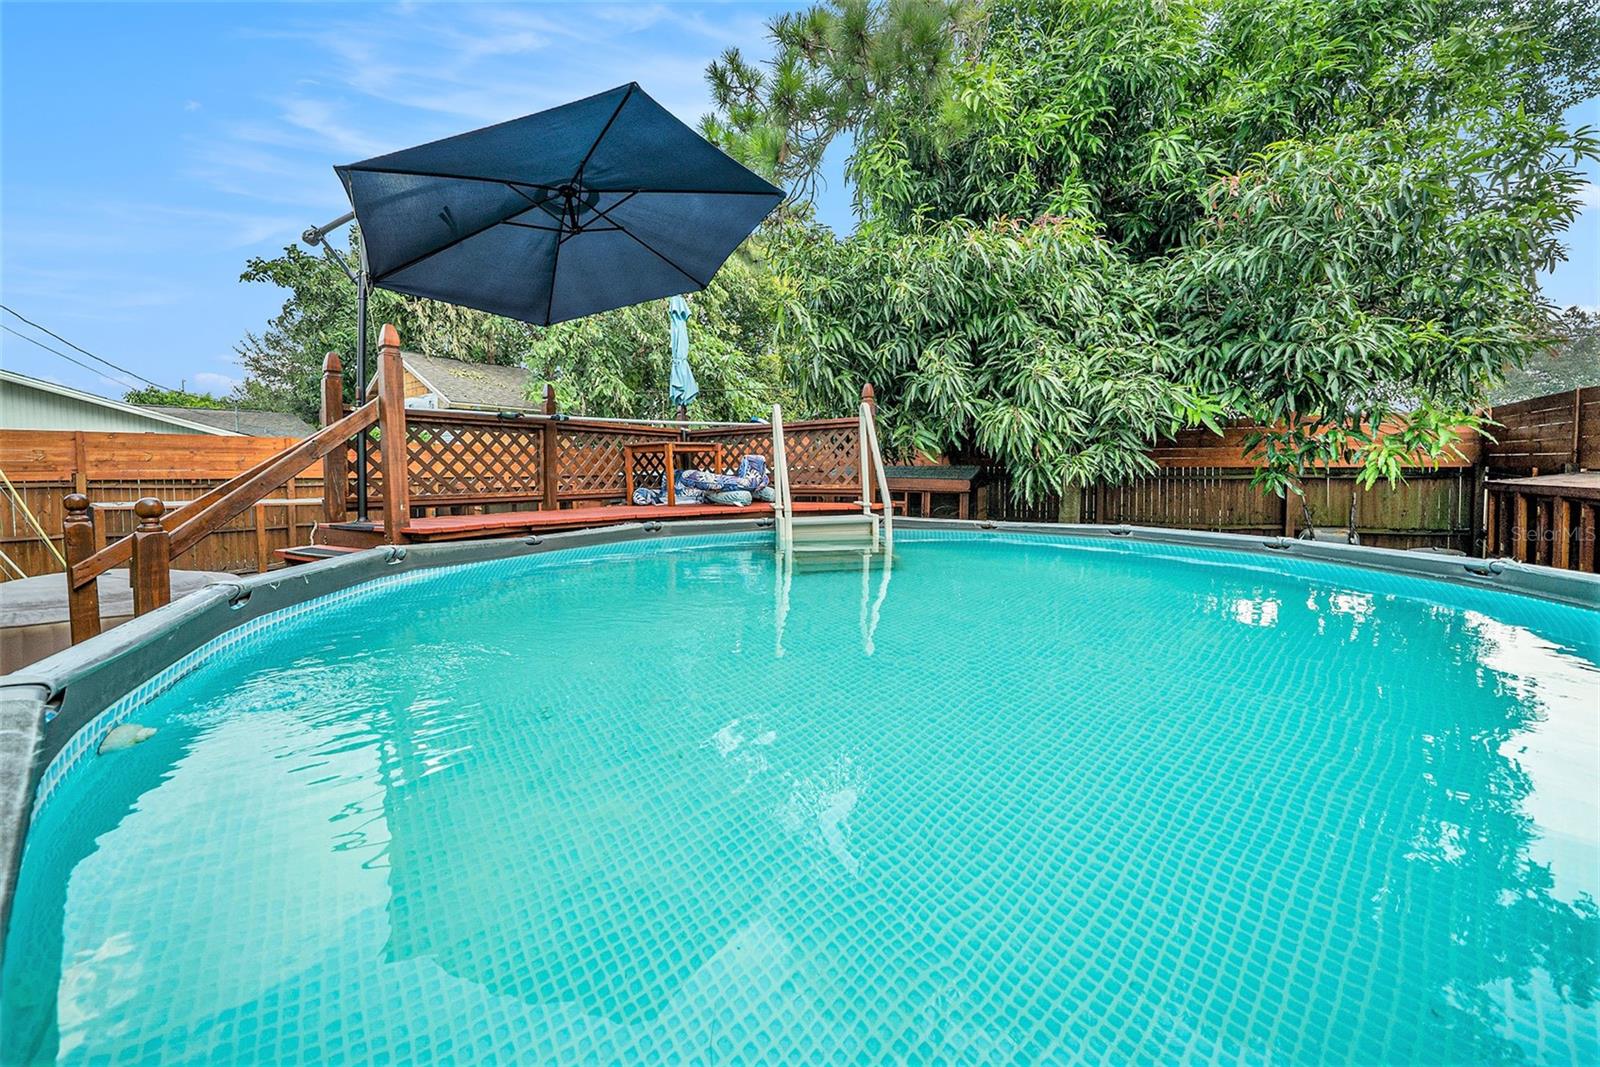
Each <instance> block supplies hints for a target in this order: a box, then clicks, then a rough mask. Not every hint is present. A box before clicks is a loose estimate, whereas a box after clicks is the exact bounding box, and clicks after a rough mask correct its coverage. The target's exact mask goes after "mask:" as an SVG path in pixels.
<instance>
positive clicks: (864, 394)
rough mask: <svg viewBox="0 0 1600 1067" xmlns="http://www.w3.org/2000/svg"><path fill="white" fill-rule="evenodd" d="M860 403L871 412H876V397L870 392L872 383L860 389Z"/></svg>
mask: <svg viewBox="0 0 1600 1067" xmlns="http://www.w3.org/2000/svg"><path fill="white" fill-rule="evenodd" d="M861 402H862V403H863V404H865V405H867V407H869V408H871V409H872V410H873V411H877V410H878V396H877V394H876V393H874V392H873V391H872V383H871V382H868V383H867V384H866V385H863V386H862V387H861Z"/></svg>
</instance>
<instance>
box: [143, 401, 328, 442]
mask: <svg viewBox="0 0 1600 1067" xmlns="http://www.w3.org/2000/svg"><path fill="white" fill-rule="evenodd" d="M135 406H136V407H139V408H142V409H143V410H145V411H159V412H162V413H163V414H167V415H172V416H174V417H176V418H180V419H188V420H189V421H190V422H198V423H203V424H204V425H206V426H215V427H217V428H219V429H223V430H232V431H234V432H235V433H242V434H244V435H245V436H247V437H310V436H311V435H312V434H313V433H315V432H316V429H317V428H316V427H315V426H312V425H311V424H310V423H308V422H306V421H305V420H304V419H302V418H301V417H300V416H298V415H291V414H289V413H288V412H287V411H255V410H252V409H251V408H175V407H164V406H162V405H160V404H137V405H135Z"/></svg>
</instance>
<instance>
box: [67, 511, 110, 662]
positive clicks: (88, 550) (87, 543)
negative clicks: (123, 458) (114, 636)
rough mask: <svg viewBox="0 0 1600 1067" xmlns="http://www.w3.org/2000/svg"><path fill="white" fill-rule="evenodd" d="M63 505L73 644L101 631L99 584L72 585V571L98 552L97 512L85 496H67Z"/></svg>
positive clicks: (69, 615)
mask: <svg viewBox="0 0 1600 1067" xmlns="http://www.w3.org/2000/svg"><path fill="white" fill-rule="evenodd" d="M62 504H63V505H65V507H66V515H65V516H64V518H63V521H62V523H61V533H62V538H61V540H62V546H61V548H62V554H63V555H64V556H65V557H66V560H67V625H68V630H69V631H70V633H71V636H72V643H73V644H77V643H78V642H79V641H87V640H88V639H89V638H91V637H93V636H95V635H96V634H98V633H99V632H100V585H99V583H98V582H96V581H93V580H91V581H90V582H89V583H88V584H87V585H83V586H74V585H73V583H72V571H73V568H75V567H76V566H77V565H78V564H80V563H82V562H83V561H84V560H86V559H88V558H89V557H90V556H92V555H94V553H95V537H94V512H93V511H91V510H90V508H89V498H88V497H87V496H85V495H83V494H82V493H68V494H67V496H66V499H65V500H63V501H62Z"/></svg>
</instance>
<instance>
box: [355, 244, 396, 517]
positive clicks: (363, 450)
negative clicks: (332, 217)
mask: <svg viewBox="0 0 1600 1067" xmlns="http://www.w3.org/2000/svg"><path fill="white" fill-rule="evenodd" d="M363 258H365V257H363ZM355 281H356V396H357V397H358V398H359V399H358V400H357V401H356V403H357V405H360V404H365V403H366V402H367V272H366V271H365V270H363V271H362V272H361V273H360V274H357V275H356V279H355ZM371 433H372V430H371V429H370V428H368V427H362V430H361V436H360V437H359V438H358V440H357V443H358V444H359V445H360V447H359V448H357V449H356V521H357V522H366V521H367V455H368V449H367V445H368V443H369V441H370V440H371ZM384 518H385V519H389V516H387V515H385V516H384Z"/></svg>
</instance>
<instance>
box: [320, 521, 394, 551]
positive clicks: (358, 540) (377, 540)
mask: <svg viewBox="0 0 1600 1067" xmlns="http://www.w3.org/2000/svg"><path fill="white" fill-rule="evenodd" d="M312 537H313V540H314V541H315V542H316V546H317V547H318V548H323V547H326V548H374V547H376V546H377V545H381V544H383V527H381V526H377V525H374V524H373V523H370V522H325V523H322V524H321V525H319V526H318V527H317V528H316V531H315V533H314V534H313V535H312Z"/></svg>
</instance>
